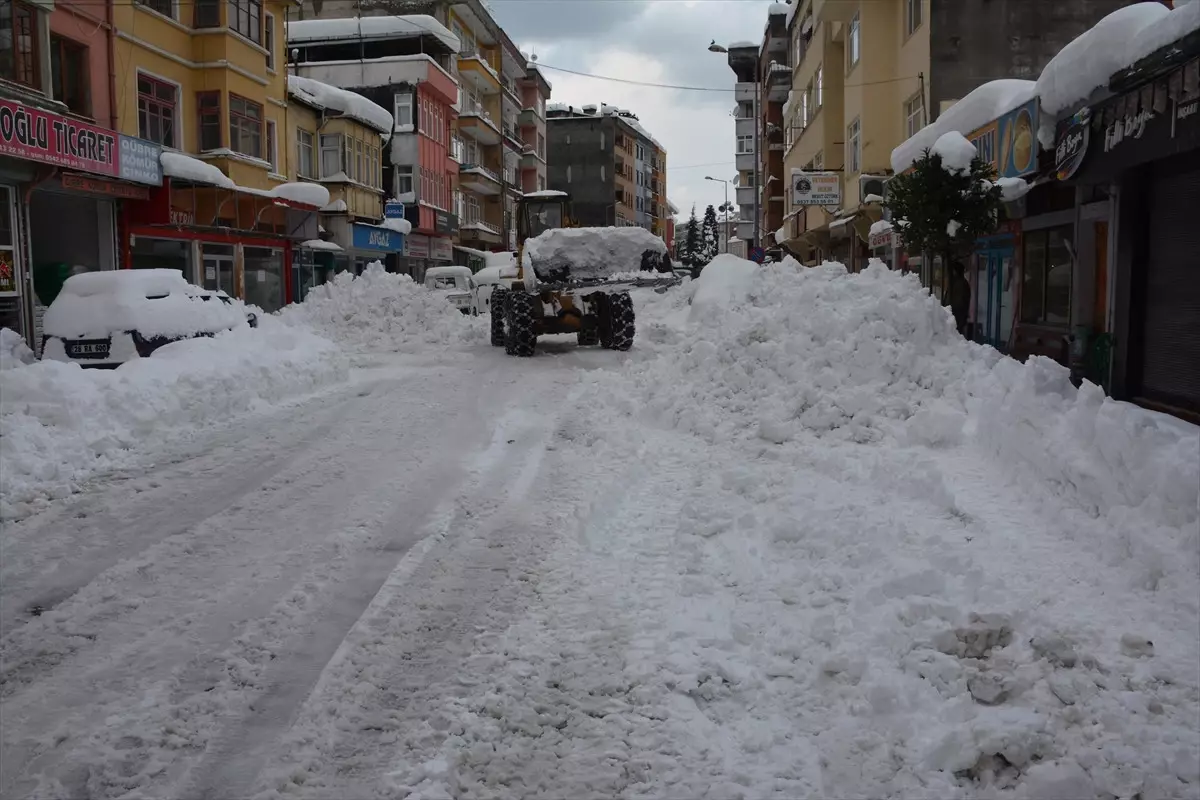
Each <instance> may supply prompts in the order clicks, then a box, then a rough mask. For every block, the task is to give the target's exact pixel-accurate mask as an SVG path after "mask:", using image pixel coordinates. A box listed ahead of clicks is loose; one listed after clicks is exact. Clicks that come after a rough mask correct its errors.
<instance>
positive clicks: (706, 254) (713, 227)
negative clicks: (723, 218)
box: [701, 205, 721, 264]
mask: <svg viewBox="0 0 1200 800" xmlns="http://www.w3.org/2000/svg"><path fill="white" fill-rule="evenodd" d="M701 234H702V236H703V237H704V247H703V251H702V252H703V256H702V258H703V259H704V263H705V264H707V263H708V262H710V261H712V260H713V259H714V258H716V257H717V248H718V247H719V246H720V241H721V234H720V232H719V231H718V229H717V210H716V209H715V208H713V207H712V206H711V205H710V206H709V207H708V208H706V209H704V224H703V225H702V226H701Z"/></svg>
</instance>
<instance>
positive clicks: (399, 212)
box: [383, 201, 404, 219]
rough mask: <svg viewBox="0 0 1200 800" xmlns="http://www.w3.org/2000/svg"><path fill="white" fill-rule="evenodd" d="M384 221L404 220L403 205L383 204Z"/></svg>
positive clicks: (389, 202)
mask: <svg viewBox="0 0 1200 800" xmlns="http://www.w3.org/2000/svg"><path fill="white" fill-rule="evenodd" d="M383 218H384V219H404V203H396V202H393V201H388V202H386V203H384V204H383Z"/></svg>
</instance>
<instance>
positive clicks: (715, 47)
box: [708, 39, 762, 249]
mask: <svg viewBox="0 0 1200 800" xmlns="http://www.w3.org/2000/svg"><path fill="white" fill-rule="evenodd" d="M708 52H710V53H728V52H729V48H727V47H722V46H721V45H719V44H717V40H716V39H713V40H711V41H710V42H709V45H708ZM759 66H760V64H759V60H758V59H757V58H756V59H755V61H754V237H753V239H752V240H751V242H750V247H751V248H755V247H758V220H759V216H758V212H759V205H758V204H759V191H760V190H761V189H762V185H761V184H762V181H761V180H759V178H760V177H761V175H760V171H761V170H760V167H761V166H762V165H761V164H760V163H759V152H760V151H761V146H760V142H759V135H760V133H761V131H760V128H761V126H760V125H759V114H760V113H761V111H760V108H759V107H760V105H761V102H760V101H759V97H758V94H759V91H760V89H761V76H760V74H759ZM726 213H727V214H728V212H726ZM726 219H727V220H728V217H727V218H726ZM726 224H728V221H727V222H726ZM725 243H726V244H725V247H726V249H728V247H729V239H728V238H726V239H725Z"/></svg>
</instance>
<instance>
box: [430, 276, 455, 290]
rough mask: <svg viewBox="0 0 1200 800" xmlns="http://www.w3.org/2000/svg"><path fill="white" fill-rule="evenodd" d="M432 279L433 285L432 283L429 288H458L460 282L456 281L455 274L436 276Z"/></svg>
mask: <svg viewBox="0 0 1200 800" xmlns="http://www.w3.org/2000/svg"><path fill="white" fill-rule="evenodd" d="M430 281H431V283H432V285H430V287H429V288H431V289H456V288H458V284H457V283H456V282H455V278H454V276H453V275H441V276H438V277H436V278H431V279H430Z"/></svg>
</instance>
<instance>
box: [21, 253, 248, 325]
mask: <svg viewBox="0 0 1200 800" xmlns="http://www.w3.org/2000/svg"><path fill="white" fill-rule="evenodd" d="M205 298H207V299H205ZM246 313H247V311H246V306H245V304H243V303H242V302H241V301H240V300H230V302H228V303H226V302H225V301H224V300H222V299H220V298H218V297H217V296H215V295H213V293H211V292H206V291H204V290H203V289H200V288H199V287H196V286H193V285H192V284H190V283H188V282H187V281H186V280H184V278H183V275H182V273H180V272H179V271H178V270H174V269H136V270H128V269H121V270H109V271H103V272H84V273H80V274H78V275H72V276H71V277H69V278H67V280H66V281H65V282H64V283H63V287H62V291H61V292H59V294H58V296H57V297H56V298H54V302H53V303H51V304H50V307H49V308H47V309H46V315H45V318H44V320H43V330H44V331H45V333H46V334H47V335H49V336H58V337H62V338H64V339H88V338H105V337H108V336H109V335H111V334H114V333H123V332H130V331H137V332H138V333H141V334H142V335H143V336H146V337H155V336H167V337H179V336H192V335H194V334H197V333H216V332H217V331H221V330H228V329H231V328H240V327H245V326H246V324H247V323H246Z"/></svg>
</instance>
